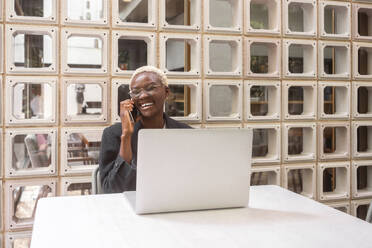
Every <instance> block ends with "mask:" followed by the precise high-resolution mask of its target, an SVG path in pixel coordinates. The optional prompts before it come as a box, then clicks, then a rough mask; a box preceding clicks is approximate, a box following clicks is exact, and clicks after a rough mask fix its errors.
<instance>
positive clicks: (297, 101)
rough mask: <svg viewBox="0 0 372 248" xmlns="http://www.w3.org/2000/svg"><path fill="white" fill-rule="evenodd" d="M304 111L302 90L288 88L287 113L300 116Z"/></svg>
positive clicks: (299, 88) (297, 87) (294, 87)
mask: <svg viewBox="0 0 372 248" xmlns="http://www.w3.org/2000/svg"><path fill="white" fill-rule="evenodd" d="M303 111H304V89H303V87H299V86H291V87H289V88H288V113H289V114H291V115H301V114H302V113H303Z"/></svg>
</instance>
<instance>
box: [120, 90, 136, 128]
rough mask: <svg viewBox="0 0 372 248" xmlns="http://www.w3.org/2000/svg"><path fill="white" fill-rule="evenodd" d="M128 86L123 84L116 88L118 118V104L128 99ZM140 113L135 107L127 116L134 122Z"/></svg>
mask: <svg viewBox="0 0 372 248" xmlns="http://www.w3.org/2000/svg"><path fill="white" fill-rule="evenodd" d="M129 91H130V90H129V85H126V84H123V85H120V86H119V88H118V103H117V104H118V115H119V116H120V102H122V101H124V100H126V99H130V95H129ZM140 114H141V113H140V112H139V110H138V109H137V107H136V106H133V110H132V111H130V112H129V116H130V118H131V121H132V122H136V119H137V116H139V115H140Z"/></svg>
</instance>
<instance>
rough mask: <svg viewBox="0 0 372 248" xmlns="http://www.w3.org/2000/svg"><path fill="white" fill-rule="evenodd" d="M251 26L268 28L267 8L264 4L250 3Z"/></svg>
mask: <svg viewBox="0 0 372 248" xmlns="http://www.w3.org/2000/svg"><path fill="white" fill-rule="evenodd" d="M250 10H251V11H250V17H251V27H252V28H253V29H269V9H268V7H267V5H266V4H259V3H251V8H250Z"/></svg>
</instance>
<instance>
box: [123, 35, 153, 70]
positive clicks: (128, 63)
mask: <svg viewBox="0 0 372 248" xmlns="http://www.w3.org/2000/svg"><path fill="white" fill-rule="evenodd" d="M118 42H119V46H118V49H119V55H118V67H119V68H120V69H121V70H136V69H137V68H139V67H141V66H144V65H147V43H146V42H145V41H144V40H129V39H119V40H118Z"/></svg>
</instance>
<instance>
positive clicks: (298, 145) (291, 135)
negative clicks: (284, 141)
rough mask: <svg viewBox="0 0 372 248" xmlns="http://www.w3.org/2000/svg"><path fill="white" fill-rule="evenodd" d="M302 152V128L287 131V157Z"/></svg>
mask: <svg viewBox="0 0 372 248" xmlns="http://www.w3.org/2000/svg"><path fill="white" fill-rule="evenodd" d="M302 152H303V128H301V127H296V128H290V129H289V130H288V155H295V154H301V153H302Z"/></svg>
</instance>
